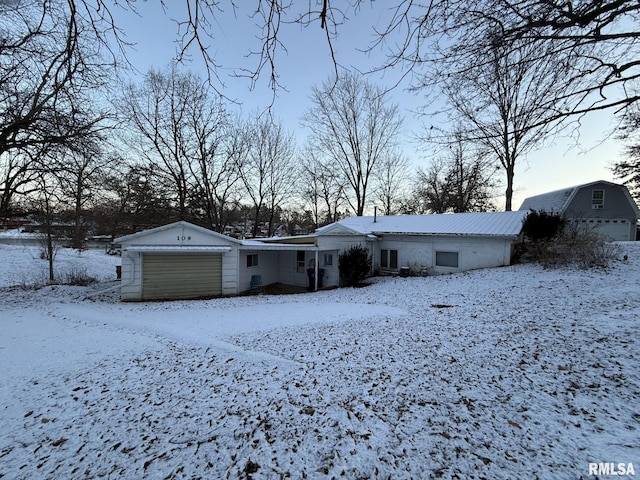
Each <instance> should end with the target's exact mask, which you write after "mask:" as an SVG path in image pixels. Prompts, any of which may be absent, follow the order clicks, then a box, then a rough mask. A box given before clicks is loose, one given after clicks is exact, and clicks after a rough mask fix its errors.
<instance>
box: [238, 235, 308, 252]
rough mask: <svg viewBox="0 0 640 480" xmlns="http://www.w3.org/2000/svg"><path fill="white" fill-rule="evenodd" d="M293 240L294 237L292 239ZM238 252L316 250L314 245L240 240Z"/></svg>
mask: <svg viewBox="0 0 640 480" xmlns="http://www.w3.org/2000/svg"><path fill="white" fill-rule="evenodd" d="M294 238H295V237H294ZM240 250H263V251H264V250H271V251H276V250H307V251H315V250H318V247H316V246H315V245H314V244H309V243H265V242H263V241H261V240H242V244H241V245H240Z"/></svg>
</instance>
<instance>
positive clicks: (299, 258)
mask: <svg viewBox="0 0 640 480" xmlns="http://www.w3.org/2000/svg"><path fill="white" fill-rule="evenodd" d="M304 258H305V253H304V250H298V251H297V252H296V271H297V272H298V273H304Z"/></svg>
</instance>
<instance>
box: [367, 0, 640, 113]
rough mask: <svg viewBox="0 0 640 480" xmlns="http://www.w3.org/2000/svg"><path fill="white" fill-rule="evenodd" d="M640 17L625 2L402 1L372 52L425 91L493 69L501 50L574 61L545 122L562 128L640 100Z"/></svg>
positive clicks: (568, 65) (636, 8)
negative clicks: (639, 84) (565, 121)
mask: <svg viewBox="0 0 640 480" xmlns="http://www.w3.org/2000/svg"><path fill="white" fill-rule="evenodd" d="M639 13H640V5H638V4H637V3H633V2H627V1H623V0H604V1H599V0H586V1H582V2H577V3H576V2H566V1H564V0H521V1H520V0H519V1H512V0H451V1H447V2H432V3H430V4H424V3H422V2H394V5H393V7H392V8H391V15H390V17H389V18H388V21H387V22H386V24H385V26H384V27H381V28H378V29H377V33H378V36H377V38H376V40H375V41H374V43H373V45H372V46H371V50H374V49H376V48H380V49H383V50H384V51H386V53H387V61H386V62H385V63H384V65H382V66H381V67H380V68H390V67H402V68H404V69H405V73H404V74H405V75H415V76H416V77H417V78H420V79H421V82H420V83H421V84H422V85H431V84H432V82H434V81H438V80H441V79H444V78H450V77H452V76H457V75H459V74H464V73H465V72H467V71H468V70H469V69H470V70H472V71H475V70H476V67H479V66H483V65H486V64H490V63H492V62H493V58H494V56H495V51H494V50H495V46H496V45H497V44H499V45H503V46H504V47H505V48H504V49H503V50H501V51H500V54H501V55H511V49H512V48H514V49H519V48H521V47H522V46H523V45H524V46H526V47H527V48H529V49H531V50H533V51H537V52H538V57H537V60H539V61H541V62H543V63H544V62H548V59H549V58H562V59H565V58H566V59H568V60H567V62H566V68H564V69H562V74H563V76H562V79H561V82H562V84H563V85H564V86H566V89H564V90H563V91H557V92H550V93H553V94H550V95H549V96H548V97H547V98H546V101H545V105H546V106H547V109H548V110H550V109H552V108H553V106H554V105H557V104H562V105H563V108H558V109H557V110H555V112H554V115H553V116H545V117H543V118H541V119H540V122H546V121H551V122H555V121H557V120H558V119H561V118H564V117H575V116H580V115H583V114H584V113H587V112H590V111H596V110H602V109H607V108H608V109H621V108H623V107H624V106H626V105H629V104H632V103H635V102H637V101H638V99H639V98H640V96H638V95H637V91H635V90H633V89H628V87H629V86H631V85H632V84H633V83H634V82H635V81H636V80H637V79H638V76H639V75H640V61H638V54H639V53H640V52H639V50H638V47H639V46H640V32H638V30H637V28H636V23H637V18H638V14H639ZM520 61H521V62H522V63H529V62H531V61H532V59H521V60H520Z"/></svg>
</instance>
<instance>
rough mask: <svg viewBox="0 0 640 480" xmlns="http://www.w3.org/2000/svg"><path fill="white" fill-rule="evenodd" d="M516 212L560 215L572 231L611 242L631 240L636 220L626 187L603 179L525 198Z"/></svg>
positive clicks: (635, 209)
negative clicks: (594, 235) (540, 212)
mask: <svg viewBox="0 0 640 480" xmlns="http://www.w3.org/2000/svg"><path fill="white" fill-rule="evenodd" d="M520 210H526V211H530V210H537V211H545V212H547V213H556V214H560V215H562V216H563V217H565V219H566V220H567V221H568V222H570V224H573V225H574V226H575V227H576V228H579V229H582V230H583V231H588V232H593V233H596V234H598V235H600V236H601V237H603V238H604V239H606V240H614V241H627V240H635V239H636V230H637V222H638V218H640V210H639V209H638V205H637V204H636V202H635V201H634V200H633V198H632V197H631V194H630V193H629V190H628V189H627V187H625V186H624V185H619V184H617V183H612V182H606V181H604V180H599V181H596V182H591V183H585V184H583V185H576V186H575V187H569V188H565V189H562V190H556V191H553V192H549V193H544V194H542V195H536V196H533V197H529V198H527V199H525V200H524V202H523V203H522V206H521V207H520Z"/></svg>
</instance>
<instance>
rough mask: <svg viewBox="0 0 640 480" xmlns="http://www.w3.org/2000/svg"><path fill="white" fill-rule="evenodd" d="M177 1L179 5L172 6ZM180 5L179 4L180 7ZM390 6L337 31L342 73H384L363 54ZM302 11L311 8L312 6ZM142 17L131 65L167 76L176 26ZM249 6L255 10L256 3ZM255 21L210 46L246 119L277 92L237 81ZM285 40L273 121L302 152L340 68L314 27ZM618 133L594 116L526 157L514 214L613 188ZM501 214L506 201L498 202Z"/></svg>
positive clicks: (134, 26)
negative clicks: (314, 105) (573, 189)
mask: <svg viewBox="0 0 640 480" xmlns="http://www.w3.org/2000/svg"><path fill="white" fill-rule="evenodd" d="M174 1H175V0H174ZM180 3H181V2H180ZM383 3H384V2H373V3H371V4H369V3H365V5H364V7H363V8H362V9H361V10H360V11H359V12H358V14H357V15H353V12H347V15H348V16H350V17H351V18H350V20H349V22H348V23H347V24H345V25H343V26H342V27H341V28H340V30H339V35H338V38H336V39H334V40H333V46H334V50H335V54H336V58H337V61H338V62H339V63H340V64H341V65H342V66H344V67H348V68H352V67H355V68H358V69H360V70H362V71H366V70H369V69H370V68H372V67H373V66H375V65H379V64H380V63H381V62H382V61H383V60H384V58H383V56H382V54H381V53H380V52H379V51H378V52H374V53H372V54H370V55H367V54H365V53H363V52H362V50H364V49H366V48H367V46H368V45H369V44H370V42H371V40H372V38H373V33H372V30H371V26H374V25H378V26H382V24H383V23H384V18H385V15H386V10H385V9H386V7H385V6H384V5H383ZM302 4H304V5H307V3H306V2H302ZM138 5H139V9H140V14H141V16H140V17H136V16H134V15H131V14H123V15H121V16H119V18H118V21H119V24H120V25H121V26H122V28H123V30H124V31H125V33H126V35H127V39H128V40H129V41H131V42H135V43H136V44H137V46H136V47H135V50H133V51H132V52H131V54H130V55H129V58H130V60H131V61H132V63H134V65H135V66H136V67H137V68H138V70H140V71H141V72H143V73H144V72H146V71H148V70H149V69H150V68H152V67H153V68H163V67H165V66H166V65H167V64H168V63H169V61H170V60H171V59H172V58H173V56H174V55H175V51H176V48H175V44H174V41H175V39H176V37H177V26H176V24H175V23H174V22H172V21H171V18H170V17H171V15H172V14H171V12H169V13H168V14H166V15H165V14H164V13H163V11H162V9H161V8H160V6H159V2H156V1H150V2H139V3H138ZM250 5H251V6H254V5H255V2H250ZM256 21H257V19H256V20H255V21H254V20H251V19H248V18H246V16H244V14H243V12H239V13H238V16H237V18H236V17H234V16H233V15H232V14H231V12H230V11H228V12H225V13H224V14H220V15H219V16H218V17H217V24H216V25H215V26H214V28H215V29H216V31H217V34H216V37H215V38H213V39H211V40H210V43H209V51H210V52H211V54H212V56H213V57H214V58H215V59H216V61H217V62H218V64H219V65H221V66H222V68H221V69H220V71H219V72H220V77H221V80H222V81H223V82H224V86H221V87H220V89H221V92H222V93H223V94H225V95H226V96H227V97H228V98H231V99H235V100H237V101H238V102H239V103H240V104H241V109H242V111H243V112H244V113H245V114H250V113H251V112H255V111H256V110H257V109H265V108H267V107H268V106H269V105H270V104H271V102H272V100H273V92H272V91H271V89H270V88H269V86H268V75H269V73H270V72H269V71H268V70H265V71H264V73H263V77H262V78H260V80H259V81H258V84H257V85H256V87H255V88H254V89H253V90H250V86H251V82H250V81H249V80H248V79H245V78H235V77H234V76H233V75H234V73H236V72H238V71H239V69H240V68H247V69H252V68H255V65H256V58H254V57H251V56H247V55H248V52H249V51H250V50H252V49H253V50H256V49H259V48H261V44H260V41H259V39H258V38H256V36H257V35H259V34H260V31H259V29H257V28H255V26H254V24H255V23H256ZM280 33H281V39H282V41H283V43H284V44H285V47H286V48H287V52H284V51H279V52H278V53H277V56H276V69H277V74H278V75H279V82H280V83H281V84H282V85H283V87H285V88H286V90H279V91H278V92H277V98H276V99H275V103H274V106H273V113H274V116H275V117H276V118H278V119H280V120H282V122H283V124H284V125H285V127H286V128H288V129H289V130H292V131H293V133H294V134H295V136H296V139H297V141H298V143H299V144H302V143H303V142H304V138H305V135H306V134H305V132H304V130H303V129H302V128H301V127H300V117H301V116H302V114H303V113H304V111H305V110H306V109H307V108H308V107H309V105H310V103H309V99H308V97H309V95H310V93H311V88H312V86H313V85H320V84H321V83H322V81H324V80H325V79H326V78H327V77H328V76H329V75H331V74H332V73H333V71H334V65H333V62H332V59H331V56H330V53H329V49H328V46H327V42H326V38H325V33H324V31H323V30H321V29H320V26H319V23H318V22H315V23H313V24H312V25H310V26H309V27H307V28H303V27H302V26H300V25H298V24H286V25H282V27H281V32H280ZM189 68H190V69H192V70H194V71H199V72H201V74H202V75H203V76H204V74H205V73H204V71H203V69H202V64H201V62H200V59H199V58H198V57H197V52H194V60H193V63H192V64H191V66H190V67H189ZM398 78H399V73H398V72H394V71H387V72H385V73H384V75H383V74H379V73H376V74H371V76H370V77H369V80H370V81H372V82H376V83H379V84H381V85H383V86H391V85H393V84H395V83H396V82H397V81H398ZM404 87H406V85H404V84H402V85H400V86H399V87H396V88H395V89H394V90H393V91H392V93H391V97H392V99H393V101H394V102H395V103H398V104H399V106H400V109H401V111H402V114H403V116H404V120H405V122H404V123H405V135H404V137H403V143H404V151H405V152H406V155H407V156H408V157H409V158H410V160H411V161H412V163H413V164H414V165H416V166H420V167H426V166H428V164H429V158H428V156H427V155H426V153H425V148H424V146H421V145H420V144H418V143H417V142H416V141H415V140H414V138H415V136H416V135H418V134H419V133H420V130H421V125H422V124H423V123H424V122H425V121H426V122H433V120H431V119H425V118H424V117H417V116H416V115H415V114H414V113H412V112H414V111H415V110H416V108H418V107H420V106H421V105H423V104H424V99H423V98H422V97H421V96H420V95H417V94H414V93H409V92H407V91H406V90H405V88H404ZM613 125H614V117H613V115H612V114H611V113H606V112H605V113H602V112H600V113H596V114H593V115H592V116H589V117H587V118H586V119H584V120H583V122H582V126H581V128H580V133H581V136H580V145H576V142H575V140H572V139H562V138H561V139H557V140H556V141H555V143H554V144H552V145H549V146H546V147H545V148H542V149H540V150H539V151H536V152H532V153H530V154H529V155H527V158H526V160H523V161H521V162H520V165H519V167H518V168H517V169H516V174H515V193H514V197H513V207H514V209H517V208H519V207H520V204H521V203H522V200H524V198H525V197H528V196H531V195H537V194H539V193H544V192H547V191H551V190H557V189H560V188H564V187H569V186H573V185H577V184H581V183H587V182H591V181H595V180H609V181H614V178H613V176H612V174H611V170H610V167H611V165H612V164H613V163H614V162H615V161H618V160H619V159H620V158H621V151H622V145H621V144H620V143H619V142H617V141H615V140H612V139H606V134H607V132H609V131H610V130H611V129H612V127H613ZM497 203H498V206H499V207H500V208H502V206H503V199H502V198H500V199H498V202H497Z"/></svg>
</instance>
